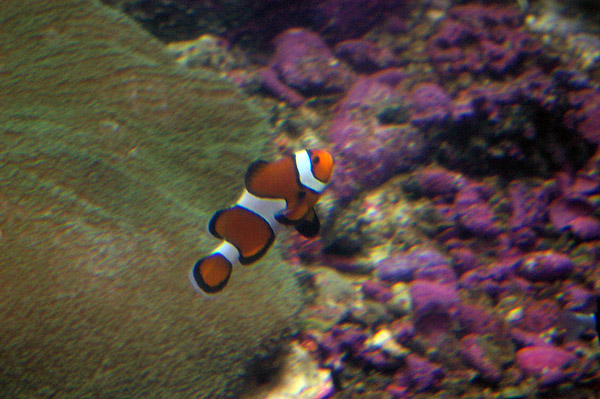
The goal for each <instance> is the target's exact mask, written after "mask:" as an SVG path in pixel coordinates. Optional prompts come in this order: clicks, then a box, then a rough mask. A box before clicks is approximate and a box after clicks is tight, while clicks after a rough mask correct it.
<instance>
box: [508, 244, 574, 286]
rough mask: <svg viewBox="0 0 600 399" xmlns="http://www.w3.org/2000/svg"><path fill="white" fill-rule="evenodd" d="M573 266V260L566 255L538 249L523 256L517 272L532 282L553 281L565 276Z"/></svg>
mask: <svg viewBox="0 0 600 399" xmlns="http://www.w3.org/2000/svg"><path fill="white" fill-rule="evenodd" d="M573 268H574V265H573V262H572V261H571V259H570V258H569V257H568V256H567V255H564V254H561V253H558V252H554V251H538V252H532V253H530V254H528V255H526V256H525V258H524V260H523V262H522V263H521V265H520V267H519V269H518V272H519V274H520V275H521V276H523V277H525V278H526V279H528V280H530V281H533V282H536V281H554V280H558V279H564V278H566V277H567V276H568V275H569V274H570V273H571V272H572V271H573Z"/></svg>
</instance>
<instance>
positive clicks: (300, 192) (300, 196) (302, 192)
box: [298, 191, 306, 200]
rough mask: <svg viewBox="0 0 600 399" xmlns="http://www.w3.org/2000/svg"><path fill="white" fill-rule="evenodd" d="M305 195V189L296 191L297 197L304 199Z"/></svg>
mask: <svg viewBox="0 0 600 399" xmlns="http://www.w3.org/2000/svg"><path fill="white" fill-rule="evenodd" d="M304 197H306V191H298V199H299V200H301V199H304Z"/></svg>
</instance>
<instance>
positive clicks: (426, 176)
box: [414, 166, 467, 197]
mask: <svg viewBox="0 0 600 399" xmlns="http://www.w3.org/2000/svg"><path fill="white" fill-rule="evenodd" d="M414 180H415V183H416V185H417V187H416V188H417V189H418V190H419V191H420V192H422V193H423V194H425V195H426V196H428V197H437V196H442V197H445V196H452V195H454V194H456V193H457V192H458V191H459V190H460V189H462V188H463V187H465V185H466V184H467V179H466V178H465V177H463V176H462V175H461V174H460V173H457V172H453V171H450V170H447V169H445V168H442V167H440V166H428V167H427V168H425V169H421V170H419V171H418V172H416V173H415V174H414Z"/></svg>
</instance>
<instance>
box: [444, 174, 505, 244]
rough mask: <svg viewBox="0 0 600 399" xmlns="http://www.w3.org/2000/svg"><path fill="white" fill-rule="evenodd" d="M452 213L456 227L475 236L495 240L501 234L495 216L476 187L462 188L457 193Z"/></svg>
mask: <svg viewBox="0 0 600 399" xmlns="http://www.w3.org/2000/svg"><path fill="white" fill-rule="evenodd" d="M452 212H453V214H454V215H455V216H454V218H455V220H456V221H457V222H458V225H459V226H460V227H461V228H463V229H464V230H466V231H467V232H469V233H471V234H473V235H475V236H479V237H483V238H495V237H497V236H498V235H499V234H500V233H501V232H502V229H501V226H500V225H499V223H498V222H497V220H496V216H495V215H494V213H493V212H492V210H491V209H490V207H489V206H488V205H487V203H486V201H485V199H484V198H483V196H482V195H481V190H480V188H479V187H478V186H476V185H469V186H467V187H464V188H463V189H461V190H460V191H459V192H458V193H457V195H456V198H455V200H454V208H453V211H452Z"/></svg>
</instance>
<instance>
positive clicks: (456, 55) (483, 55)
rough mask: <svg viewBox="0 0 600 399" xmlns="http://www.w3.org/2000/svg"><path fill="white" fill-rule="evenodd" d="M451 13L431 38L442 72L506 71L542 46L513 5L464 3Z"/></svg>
mask: <svg viewBox="0 0 600 399" xmlns="http://www.w3.org/2000/svg"><path fill="white" fill-rule="evenodd" d="M449 15H450V18H448V19H446V20H444V21H443V22H442V24H441V25H440V28H439V29H438V31H437V33H436V34H435V35H433V36H432V37H431V38H430V39H429V42H428V52H429V56H430V58H431V61H432V62H433V64H434V65H435V66H436V68H437V69H438V70H439V71H440V73H442V74H447V73H460V72H464V71H469V72H472V73H479V72H483V71H487V72H489V73H492V74H496V75H501V74H505V73H507V72H512V71H514V70H515V69H516V68H517V66H518V65H519V64H520V63H521V62H522V61H523V60H524V59H525V58H527V57H529V56H531V55H534V54H537V53H538V52H539V51H540V49H541V45H540V43H539V42H537V41H536V40H535V39H534V37H533V36H531V35H530V34H528V33H527V32H526V31H525V30H524V29H523V21H522V14H521V13H519V12H518V11H517V10H515V9H514V8H512V7H499V6H484V5H476V4H469V5H461V6H455V7H453V8H451V9H450V11H449Z"/></svg>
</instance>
